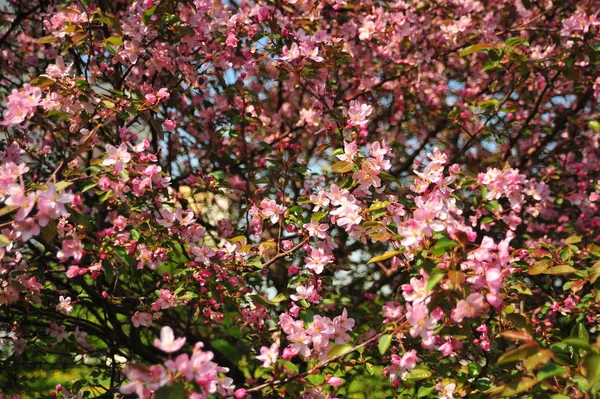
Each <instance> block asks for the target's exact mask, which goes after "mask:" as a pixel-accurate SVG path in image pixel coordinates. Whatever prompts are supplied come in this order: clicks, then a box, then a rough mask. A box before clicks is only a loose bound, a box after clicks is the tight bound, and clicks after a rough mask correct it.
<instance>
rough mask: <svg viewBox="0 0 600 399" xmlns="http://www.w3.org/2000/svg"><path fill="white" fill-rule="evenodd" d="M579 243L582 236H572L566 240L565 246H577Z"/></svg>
mask: <svg viewBox="0 0 600 399" xmlns="http://www.w3.org/2000/svg"><path fill="white" fill-rule="evenodd" d="M578 242H581V237H580V236H571V237H569V238H567V239H566V240H565V244H567V245H570V244H577V243H578Z"/></svg>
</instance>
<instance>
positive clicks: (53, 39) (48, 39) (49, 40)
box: [35, 35, 58, 44]
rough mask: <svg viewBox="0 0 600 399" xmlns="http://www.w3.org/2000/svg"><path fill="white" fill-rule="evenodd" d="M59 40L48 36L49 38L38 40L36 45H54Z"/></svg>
mask: <svg viewBox="0 0 600 399" xmlns="http://www.w3.org/2000/svg"><path fill="white" fill-rule="evenodd" d="M57 40H58V37H56V36H54V35H48V36H44V37H40V38H39V39H37V40H36V41H35V43H36V44H48V43H54V42H55V41H57Z"/></svg>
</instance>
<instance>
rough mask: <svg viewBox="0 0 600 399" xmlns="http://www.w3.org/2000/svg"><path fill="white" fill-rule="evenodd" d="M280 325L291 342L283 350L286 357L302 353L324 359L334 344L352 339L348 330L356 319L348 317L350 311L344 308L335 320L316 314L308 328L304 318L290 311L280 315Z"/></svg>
mask: <svg viewBox="0 0 600 399" xmlns="http://www.w3.org/2000/svg"><path fill="white" fill-rule="evenodd" d="M279 326H280V327H281V329H282V330H283V331H284V332H285V333H286V334H287V340H288V341H289V342H290V343H291V344H290V345H289V346H288V347H286V348H285V349H284V351H283V358H284V359H290V358H292V357H294V356H296V355H298V354H300V355H301V356H302V357H304V358H308V357H311V356H314V357H318V358H319V359H320V360H324V359H325V358H326V357H327V354H328V353H329V351H330V350H331V348H332V347H333V345H334V344H345V343H346V342H348V341H350V336H349V335H348V333H347V332H348V331H352V328H353V327H354V319H352V318H348V312H347V311H346V309H344V310H343V311H342V314H341V315H340V316H336V317H335V318H334V319H333V320H331V319H330V318H329V317H322V316H319V315H315V316H314V317H313V321H312V323H311V324H310V325H309V326H308V328H307V327H306V326H305V325H304V322H303V321H302V320H296V319H294V317H292V315H291V314H290V313H289V312H285V313H282V314H281V315H280V316H279Z"/></svg>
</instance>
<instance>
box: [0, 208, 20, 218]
mask: <svg viewBox="0 0 600 399" xmlns="http://www.w3.org/2000/svg"><path fill="white" fill-rule="evenodd" d="M17 209H19V207H18V206H14V205H7V206H5V207H4V208H2V209H0V216H4V215H7V214H9V213H11V212H12V211H16V210H17Z"/></svg>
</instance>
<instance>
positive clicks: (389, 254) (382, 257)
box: [367, 251, 402, 265]
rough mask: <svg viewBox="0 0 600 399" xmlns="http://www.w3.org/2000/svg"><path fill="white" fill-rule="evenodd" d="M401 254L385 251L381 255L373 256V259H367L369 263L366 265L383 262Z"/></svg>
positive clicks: (399, 252)
mask: <svg viewBox="0 0 600 399" xmlns="http://www.w3.org/2000/svg"><path fill="white" fill-rule="evenodd" d="M401 253H402V252H401V251H387V252H386V253H384V254H383V255H379V256H375V257H374V258H371V259H369V261H368V262H367V265H368V264H369V263H375V262H381V261H383V260H386V259H389V258H392V257H394V256H396V255H400V254H401Z"/></svg>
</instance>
